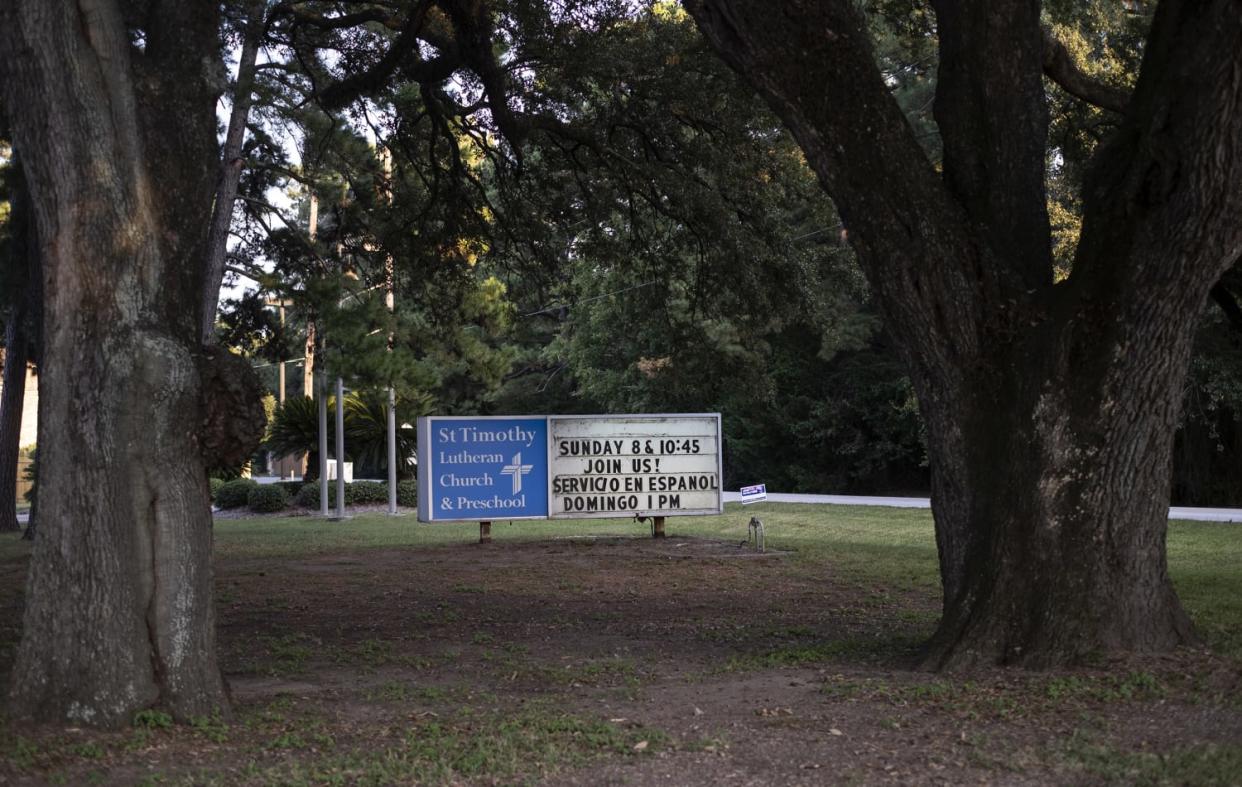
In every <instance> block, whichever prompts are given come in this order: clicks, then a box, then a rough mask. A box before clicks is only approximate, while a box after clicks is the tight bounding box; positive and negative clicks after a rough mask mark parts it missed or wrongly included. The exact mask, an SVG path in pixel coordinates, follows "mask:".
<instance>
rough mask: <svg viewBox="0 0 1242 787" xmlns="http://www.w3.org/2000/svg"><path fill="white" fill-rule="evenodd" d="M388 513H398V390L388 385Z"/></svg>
mask: <svg viewBox="0 0 1242 787" xmlns="http://www.w3.org/2000/svg"><path fill="white" fill-rule="evenodd" d="M388 513H389V514H396V513H397V391H396V389H394V388H393V387H392V386H391V385H390V386H388Z"/></svg>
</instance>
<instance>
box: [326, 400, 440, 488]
mask: <svg viewBox="0 0 1242 787" xmlns="http://www.w3.org/2000/svg"><path fill="white" fill-rule="evenodd" d="M432 404H433V400H432V397H431V396H430V395H428V394H425V393H419V394H414V395H412V396H411V395H404V396H398V397H397V477H398V478H409V477H411V476H412V475H413V474H414V466H413V465H412V464H411V463H410V461H409V460H410V457H412V456H414V452H415V450H416V449H417V431H416V430H415V428H414V426H413V424H414V422H415V419H417V418H418V417H419V416H422V415H427V414H429V413H430V412H431V408H432ZM345 450H346V453H347V454H348V456H349V457H350V458H351V459H353V461H354V462H356V463H357V464H358V465H361V466H365V467H371V468H377V467H386V466H387V464H388V392H387V391H382V390H381V391H364V392H360V393H351V394H349V395H348V396H346V397H345Z"/></svg>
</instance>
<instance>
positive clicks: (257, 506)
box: [246, 484, 289, 514]
mask: <svg viewBox="0 0 1242 787" xmlns="http://www.w3.org/2000/svg"><path fill="white" fill-rule="evenodd" d="M246 505H247V506H248V507H249V508H250V510H251V511H254V512H255V513H259V514H270V513H272V512H274V511H284V510H285V509H286V508H288V507H289V495H287V494H286V493H285V490H284V489H282V488H281V487H280V486H279V485H277V484H256V485H255V486H252V487H251V488H250V493H249V494H248V495H247V497H246Z"/></svg>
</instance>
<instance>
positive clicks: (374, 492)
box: [345, 481, 388, 505]
mask: <svg viewBox="0 0 1242 787" xmlns="http://www.w3.org/2000/svg"><path fill="white" fill-rule="evenodd" d="M345 502H346V503H347V504H349V505H367V504H370V503H387V502H388V486H387V484H381V483H379V482H378V481H355V482H353V483H352V484H346V485H345Z"/></svg>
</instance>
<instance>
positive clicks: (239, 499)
mask: <svg viewBox="0 0 1242 787" xmlns="http://www.w3.org/2000/svg"><path fill="white" fill-rule="evenodd" d="M256 486H258V483H257V482H256V481H254V480H253V479H250V478H235V479H233V480H232V481H226V482H225V483H224V485H222V486H221V487H220V489H219V490H218V491H217V492H216V505H218V506H219V507H220V508H241V507H242V506H244V505H246V504H247V503H248V502H249V501H250V490H251V489H253V488H254V487H256Z"/></svg>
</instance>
